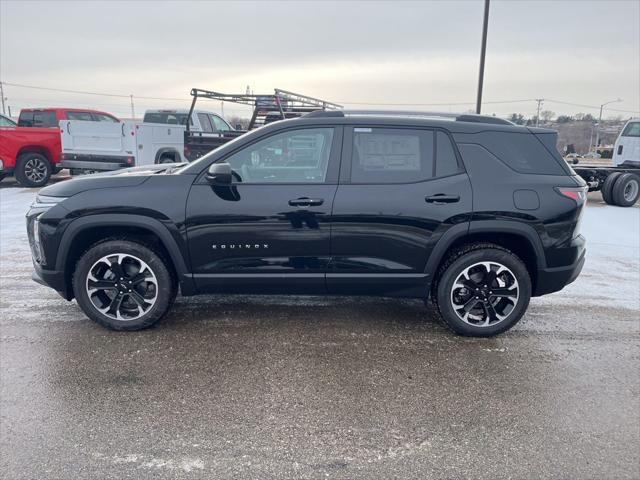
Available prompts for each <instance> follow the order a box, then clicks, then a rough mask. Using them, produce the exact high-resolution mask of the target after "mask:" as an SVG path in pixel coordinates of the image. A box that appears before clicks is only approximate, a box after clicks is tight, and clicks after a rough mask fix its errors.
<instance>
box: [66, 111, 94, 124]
mask: <svg viewBox="0 0 640 480" xmlns="http://www.w3.org/2000/svg"><path fill="white" fill-rule="evenodd" d="M67 119H68V120H80V121H83V122H93V117H92V116H91V112H67Z"/></svg>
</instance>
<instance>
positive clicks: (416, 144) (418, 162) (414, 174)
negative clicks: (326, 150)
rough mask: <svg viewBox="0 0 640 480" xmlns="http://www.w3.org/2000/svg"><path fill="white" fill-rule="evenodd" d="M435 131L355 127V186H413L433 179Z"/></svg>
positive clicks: (352, 179)
mask: <svg viewBox="0 0 640 480" xmlns="http://www.w3.org/2000/svg"><path fill="white" fill-rule="evenodd" d="M433 147H434V144H433V131H430V130H409V129H402V128H354V129H353V154H352V161H351V181H352V182H353V183H409V182H419V181H421V180H426V179H428V178H431V177H432V176H433V153H434V152H433V150H434V148H433Z"/></svg>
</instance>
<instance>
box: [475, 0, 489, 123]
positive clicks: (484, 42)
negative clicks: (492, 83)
mask: <svg viewBox="0 0 640 480" xmlns="http://www.w3.org/2000/svg"><path fill="white" fill-rule="evenodd" d="M488 26H489V0H484V20H483V22H482V47H481V49H480V75H479V78H478V100H477V101H476V113H478V114H479V113H480V110H481V109H482V84H483V83H484V57H485V55H486V52H487V27H488Z"/></svg>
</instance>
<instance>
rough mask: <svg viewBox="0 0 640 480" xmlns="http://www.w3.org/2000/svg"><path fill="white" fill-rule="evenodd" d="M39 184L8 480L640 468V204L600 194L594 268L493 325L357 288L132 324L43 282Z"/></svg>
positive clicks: (1, 427) (3, 367)
mask: <svg viewBox="0 0 640 480" xmlns="http://www.w3.org/2000/svg"><path fill="white" fill-rule="evenodd" d="M35 193H36V192H35V191H34V190H28V189H21V188H17V187H15V185H13V184H12V183H11V182H10V181H8V180H5V181H3V182H2V184H1V185H0V203H1V209H0V224H1V235H0V282H1V283H0V362H1V363H0V372H1V399H0V415H1V416H0V421H1V423H0V451H1V458H0V472H2V474H1V475H0V476H2V477H3V478H7V479H12V480H13V479H23V478H24V479H27V478H29V479H31V478H38V479H84V478H101V479H102V478H116V479H120V478H153V479H157V478H259V479H268V478H312V479H315V478H350V479H351V478H367V479H370V478H486V479H495V478H514V479H525V478H564V479H587V478H593V479H602V478H615V479H622V478H629V479H637V478H640V453H639V452H640V448H639V447H640V368H639V367H640V355H639V354H640V347H639V345H640V342H639V340H640V323H639V320H638V318H639V311H640V208H627V209H624V208H619V207H609V206H606V205H604V204H602V203H601V201H600V197H599V195H591V196H590V197H591V198H590V203H589V207H588V209H587V212H586V215H585V220H584V226H583V232H584V233H585V235H586V236H587V238H588V242H589V244H588V248H589V250H588V259H587V263H586V265H585V269H584V272H583V274H582V276H581V277H580V278H579V279H578V280H577V281H576V282H575V283H574V284H572V285H570V286H569V287H567V288H566V289H565V290H564V291H562V292H559V293H557V294H554V295H551V296H548V297H544V298H538V299H533V300H532V303H531V307H530V309H529V312H528V314H527V315H526V316H525V318H524V319H523V321H521V322H520V324H518V325H517V326H516V328H514V329H513V330H512V331H511V332H508V333H507V334H504V335H502V336H500V337H497V338H493V339H468V338H461V337H457V336H454V335H453V334H451V333H449V332H448V331H447V330H445V329H444V328H443V326H442V325H441V324H440V323H439V322H438V320H437V318H436V316H435V314H434V312H433V311H430V310H427V309H426V308H425V306H424V304H423V303H422V302H420V301H413V300H411V301H409V300H393V299H374V298H351V297H350V298H313V297H301V298H300V297H276V296H273V297H238V296H223V297H216V296H210V297H197V298H178V301H177V302H176V305H175V307H174V309H173V311H172V312H171V313H170V315H169V316H168V317H167V318H165V319H164V321H163V322H162V323H161V324H160V325H159V326H158V327H157V328H154V329H151V330H147V331H143V332H137V333H119V332H111V331H108V330H105V329H103V328H101V327H99V326H97V325H95V324H94V323H92V322H90V321H89V320H87V319H86V318H85V317H84V316H83V314H82V313H81V312H80V310H79V309H78V307H77V306H76V305H75V303H73V302H71V303H69V302H66V301H64V300H62V299H61V298H59V297H58V296H57V295H56V294H55V293H54V292H53V291H51V290H49V289H47V288H45V287H42V286H39V285H37V284H35V283H33V282H32V281H31V280H30V271H31V260H30V256H29V248H28V245H27V239H26V233H25V231H24V226H23V215H24V213H25V211H26V209H27V208H28V205H29V204H30V202H31V201H32V200H33V198H34V197H35Z"/></svg>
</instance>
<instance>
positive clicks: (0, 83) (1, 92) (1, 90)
mask: <svg viewBox="0 0 640 480" xmlns="http://www.w3.org/2000/svg"><path fill="white" fill-rule="evenodd" d="M0 99H2V114H3V115H5V110H4V89H3V88H2V82H0Z"/></svg>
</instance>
